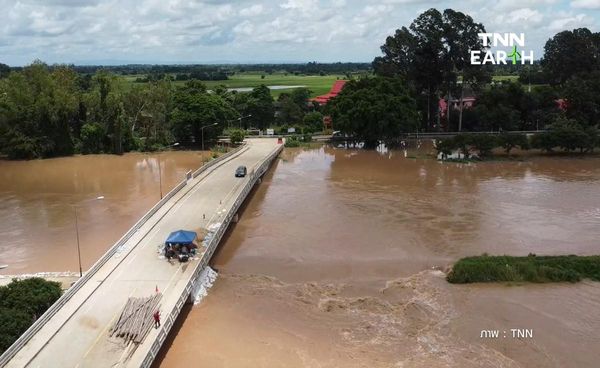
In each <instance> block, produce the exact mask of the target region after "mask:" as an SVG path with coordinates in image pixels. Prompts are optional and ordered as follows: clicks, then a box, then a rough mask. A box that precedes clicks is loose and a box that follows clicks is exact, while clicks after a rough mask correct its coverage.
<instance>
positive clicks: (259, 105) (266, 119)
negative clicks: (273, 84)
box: [240, 84, 275, 129]
mask: <svg viewBox="0 0 600 368" xmlns="http://www.w3.org/2000/svg"><path fill="white" fill-rule="evenodd" d="M240 113H241V114H242V115H244V116H248V115H250V117H248V118H246V119H243V120H242V125H243V126H244V127H245V128H249V127H251V126H252V127H255V128H258V129H265V128H266V127H268V126H271V124H272V123H273V122H274V120H275V107H274V105H273V97H272V96H271V90H269V88H268V87H267V86H265V85H264V84H263V85H260V86H258V87H256V88H254V89H253V90H252V92H250V93H249V94H248V99H247V101H246V104H245V109H244V110H243V111H240Z"/></svg>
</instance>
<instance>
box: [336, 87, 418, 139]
mask: <svg viewBox="0 0 600 368" xmlns="http://www.w3.org/2000/svg"><path fill="white" fill-rule="evenodd" d="M327 108H328V110H329V112H330V114H331V116H332V118H333V121H334V125H335V126H336V127H338V129H339V130H340V131H341V132H343V133H345V134H348V135H350V136H353V137H355V138H356V139H358V140H360V141H363V142H364V143H365V147H367V148H374V147H376V146H377V144H378V143H379V142H380V141H382V142H384V143H385V144H387V145H391V146H392V145H395V144H398V142H399V141H400V138H401V135H402V134H403V133H407V132H413V131H414V130H415V129H416V126H417V112H416V108H415V101H414V99H412V98H411V97H410V95H409V93H408V88H407V87H406V86H405V84H404V83H403V82H402V81H401V80H399V79H390V78H381V77H379V78H366V79H362V80H360V81H350V82H348V83H347V84H346V87H345V88H344V89H343V90H342V92H341V93H340V94H339V95H338V96H337V97H336V98H334V99H333V100H332V101H331V102H330V103H329V104H328V105H327Z"/></svg>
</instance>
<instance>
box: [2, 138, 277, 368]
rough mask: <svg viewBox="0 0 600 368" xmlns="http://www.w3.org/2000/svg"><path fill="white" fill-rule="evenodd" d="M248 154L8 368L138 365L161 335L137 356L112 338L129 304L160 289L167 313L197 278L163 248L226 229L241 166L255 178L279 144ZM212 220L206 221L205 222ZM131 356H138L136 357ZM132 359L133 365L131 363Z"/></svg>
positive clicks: (180, 202) (118, 259)
mask: <svg viewBox="0 0 600 368" xmlns="http://www.w3.org/2000/svg"><path fill="white" fill-rule="evenodd" d="M248 146H249V147H248V148H247V149H245V150H243V151H242V152H241V153H239V154H238V155H236V156H234V157H233V158H231V159H228V160H227V161H226V162H224V163H222V164H220V165H218V166H216V167H215V168H211V169H209V170H207V172H205V173H203V174H201V175H199V176H198V177H197V178H195V179H193V181H191V182H190V184H189V185H187V186H186V187H184V189H182V190H181V191H180V192H179V193H177V194H176V195H175V196H174V197H173V198H171V200H169V201H168V202H167V203H166V204H165V205H164V206H163V207H162V208H161V209H160V210H159V211H158V212H157V213H156V214H155V215H154V216H153V217H152V218H151V219H150V220H149V221H148V222H146V224H144V225H143V226H142V227H141V228H140V230H139V231H138V232H137V233H136V235H134V236H133V237H132V238H131V239H130V240H129V241H128V242H127V243H126V244H125V246H124V249H123V250H122V251H121V252H118V253H117V254H115V255H114V256H113V257H112V258H111V259H110V260H109V261H108V262H107V263H106V264H105V265H104V266H103V267H102V268H101V269H100V270H99V271H98V272H97V273H96V274H95V275H94V276H93V277H92V278H91V279H90V280H89V281H88V282H87V283H86V284H85V285H84V286H83V287H82V288H81V289H80V290H79V291H78V292H77V293H76V294H75V295H74V296H73V298H72V299H71V300H69V302H68V303H67V304H65V306H64V307H63V308H61V309H60V310H59V311H58V313H57V314H56V315H55V316H54V317H53V318H52V319H51V320H50V321H49V322H48V323H46V324H45V325H44V326H43V327H42V329H41V330H40V331H39V332H38V333H37V334H36V335H35V336H34V337H33V338H32V339H31V340H30V341H29V342H28V343H27V344H26V345H25V346H24V347H23V348H22V349H21V350H20V351H19V352H18V353H17V355H16V356H15V357H14V358H13V359H12V360H11V361H10V362H9V363H8V365H7V367H23V366H29V367H61V368H66V367H117V366H125V365H126V364H129V363H131V365H136V364H138V362H140V360H139V359H141V358H142V353H141V351H143V350H144V349H141V348H142V347H144V348H147V347H148V346H147V345H148V344H149V343H151V342H152V341H153V339H154V338H155V337H156V334H157V333H158V330H152V332H151V333H150V335H148V336H147V337H146V341H145V342H144V344H142V345H141V346H140V347H139V348H138V349H137V351H136V352H132V351H130V350H129V349H127V348H126V347H125V346H124V345H123V344H122V343H120V341H119V340H118V339H116V338H109V336H108V330H109V328H110V326H111V325H112V323H113V322H114V320H115V319H116V318H118V316H119V314H120V312H121V309H122V307H123V306H124V304H125V302H126V301H127V298H128V297H130V296H138V297H146V296H150V295H152V294H153V293H154V292H155V288H156V287H158V288H159V290H160V291H161V292H162V293H163V294H164V296H163V299H162V302H161V310H163V311H165V312H166V313H168V311H170V310H171V309H172V308H173V306H174V305H175V303H176V302H177V300H178V299H179V297H180V296H181V294H182V292H183V290H184V289H185V286H186V284H187V282H188V280H189V279H190V276H191V275H192V273H193V271H194V268H195V266H196V264H197V263H198V260H194V261H192V262H190V263H186V264H180V263H174V264H169V263H168V262H167V261H165V260H164V259H159V255H158V252H157V248H158V246H159V245H160V244H162V243H163V242H164V239H166V236H167V235H168V234H169V233H170V232H171V231H173V230H178V229H198V228H200V227H208V226H209V225H210V224H212V223H215V222H219V216H221V215H222V214H224V213H225V212H226V209H227V208H228V206H230V205H231V204H232V203H233V201H235V198H236V196H237V194H239V192H241V189H242V187H243V184H245V183H246V182H247V180H248V178H245V179H241V178H235V177H234V175H233V174H234V171H235V168H236V167H238V166H239V165H245V166H247V167H248V172H251V171H252V169H253V168H254V167H255V166H257V165H258V164H259V163H260V162H261V161H262V160H263V159H264V158H265V157H267V156H268V155H269V154H270V153H271V152H273V151H274V150H275V149H277V141H276V140H275V139H255V140H249V141H248ZM204 214H205V215H206V218H205V219H203V215H204ZM129 355H132V357H130V356H129ZM128 359H130V360H128Z"/></svg>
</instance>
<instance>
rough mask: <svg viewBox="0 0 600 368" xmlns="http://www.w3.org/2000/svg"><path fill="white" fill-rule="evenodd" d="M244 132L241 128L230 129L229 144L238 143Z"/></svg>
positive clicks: (241, 140) (244, 135) (242, 139)
mask: <svg viewBox="0 0 600 368" xmlns="http://www.w3.org/2000/svg"><path fill="white" fill-rule="evenodd" d="M245 137H246V134H245V132H244V130H242V129H232V130H230V131H229V140H230V142H231V144H239V143H242V142H243V141H244V138H245Z"/></svg>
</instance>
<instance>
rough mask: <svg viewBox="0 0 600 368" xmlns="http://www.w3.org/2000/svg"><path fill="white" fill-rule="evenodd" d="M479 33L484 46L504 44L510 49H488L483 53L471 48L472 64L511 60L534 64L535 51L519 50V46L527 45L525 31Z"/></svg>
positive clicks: (497, 62) (498, 63)
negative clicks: (518, 32)
mask: <svg viewBox="0 0 600 368" xmlns="http://www.w3.org/2000/svg"><path fill="white" fill-rule="evenodd" d="M478 35H479V38H481V40H482V41H483V46H486V47H487V46H493V47H498V46H502V47H506V48H510V49H509V50H510V51H505V50H496V51H495V52H492V51H489V50H488V51H485V53H483V52H482V51H481V50H471V64H472V65H483V64H494V65H500V64H504V65H506V64H507V63H509V62H510V63H512V64H513V65H516V64H521V65H525V64H530V65H533V51H532V50H530V51H525V50H523V49H521V50H519V49H518V48H517V46H518V47H525V34H524V33H520V34H516V33H479V34H478Z"/></svg>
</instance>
